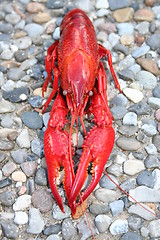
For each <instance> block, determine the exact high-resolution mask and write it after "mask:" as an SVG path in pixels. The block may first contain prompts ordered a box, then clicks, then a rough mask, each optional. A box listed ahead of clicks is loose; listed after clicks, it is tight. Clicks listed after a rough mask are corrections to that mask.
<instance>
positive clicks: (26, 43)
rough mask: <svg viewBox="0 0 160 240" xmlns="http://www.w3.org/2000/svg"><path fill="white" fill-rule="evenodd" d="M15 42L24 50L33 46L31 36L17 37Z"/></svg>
mask: <svg viewBox="0 0 160 240" xmlns="http://www.w3.org/2000/svg"><path fill="white" fill-rule="evenodd" d="M13 44H14V45H16V46H17V47H18V49H19V50H24V49H27V48H28V47H30V46H31V44H32V40H31V38H30V37H22V38H18V39H15V40H14V41H13Z"/></svg>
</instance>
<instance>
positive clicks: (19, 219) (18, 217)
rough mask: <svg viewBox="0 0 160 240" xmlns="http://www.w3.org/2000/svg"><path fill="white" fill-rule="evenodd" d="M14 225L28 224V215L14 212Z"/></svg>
mask: <svg viewBox="0 0 160 240" xmlns="http://www.w3.org/2000/svg"><path fill="white" fill-rule="evenodd" d="M14 223H15V224H17V225H23V224H26V223H28V215H27V213H25V212H22V211H19V212H15V216H14Z"/></svg>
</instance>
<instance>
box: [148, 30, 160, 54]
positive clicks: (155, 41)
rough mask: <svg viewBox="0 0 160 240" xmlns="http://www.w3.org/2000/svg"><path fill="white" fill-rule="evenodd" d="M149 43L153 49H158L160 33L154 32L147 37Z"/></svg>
mask: <svg viewBox="0 0 160 240" xmlns="http://www.w3.org/2000/svg"><path fill="white" fill-rule="evenodd" d="M147 44H148V45H149V46H150V47H151V49H152V50H156V49H158V48H159V46H160V34H157V33H155V34H152V35H151V36H149V37H148V39H147Z"/></svg>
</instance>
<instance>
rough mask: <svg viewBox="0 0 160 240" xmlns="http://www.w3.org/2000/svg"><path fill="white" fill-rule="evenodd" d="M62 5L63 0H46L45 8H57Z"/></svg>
mask: <svg viewBox="0 0 160 240" xmlns="http://www.w3.org/2000/svg"><path fill="white" fill-rule="evenodd" d="M63 7H64V2H63V1H58V0H56V1H52V0H48V1H47V8H49V9H59V8H63Z"/></svg>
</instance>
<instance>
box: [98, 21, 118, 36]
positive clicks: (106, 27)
mask: <svg viewBox="0 0 160 240" xmlns="http://www.w3.org/2000/svg"><path fill="white" fill-rule="evenodd" d="M98 29H99V31H104V32H106V33H107V34H110V33H112V32H116V26H115V24H113V23H100V24H99V25H98Z"/></svg>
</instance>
